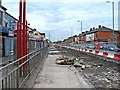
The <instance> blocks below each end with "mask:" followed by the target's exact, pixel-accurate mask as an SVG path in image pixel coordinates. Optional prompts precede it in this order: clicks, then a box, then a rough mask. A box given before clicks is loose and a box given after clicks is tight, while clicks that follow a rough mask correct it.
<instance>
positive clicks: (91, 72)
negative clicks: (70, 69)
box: [57, 47, 120, 89]
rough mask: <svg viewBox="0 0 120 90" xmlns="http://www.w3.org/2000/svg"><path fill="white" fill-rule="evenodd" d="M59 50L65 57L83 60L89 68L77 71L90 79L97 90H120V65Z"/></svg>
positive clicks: (79, 53)
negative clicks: (104, 89)
mask: <svg viewBox="0 0 120 90" xmlns="http://www.w3.org/2000/svg"><path fill="white" fill-rule="evenodd" d="M57 48H58V47H57ZM58 50H60V51H61V54H62V55H63V56H64V55H65V56H70V57H72V56H75V57H76V58H79V59H82V61H83V62H84V65H86V66H87V67H86V68H85V69H81V67H76V69H77V70H78V71H79V73H80V74H82V75H83V76H84V77H85V78H86V79H88V80H89V81H90V82H91V83H92V84H93V85H94V87H95V88H112V89H113V88H115V89H118V88H119V89H120V72H119V67H120V64H116V63H113V62H108V61H106V60H102V59H99V58H97V57H95V56H92V55H86V54H84V53H81V52H79V51H75V50H70V49H65V48H58Z"/></svg>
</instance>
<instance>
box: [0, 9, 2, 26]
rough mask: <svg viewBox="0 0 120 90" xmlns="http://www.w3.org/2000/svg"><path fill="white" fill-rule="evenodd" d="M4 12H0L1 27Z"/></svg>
mask: <svg viewBox="0 0 120 90" xmlns="http://www.w3.org/2000/svg"><path fill="white" fill-rule="evenodd" d="M2 18H3V12H2V11H0V25H2V21H3V19H2Z"/></svg>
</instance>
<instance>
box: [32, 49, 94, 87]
mask: <svg viewBox="0 0 120 90" xmlns="http://www.w3.org/2000/svg"><path fill="white" fill-rule="evenodd" d="M60 56H61V54H60V52H59V51H57V50H55V48H54V47H52V48H51V49H50V52H49V55H48V57H47V58H46V61H45V62H44V65H43V68H42V70H41V71H40V72H39V73H38V76H37V78H36V80H35V83H34V85H33V88H93V86H92V84H91V83H89V82H88V81H87V80H86V79H85V78H84V77H83V76H81V75H80V74H79V73H78V71H77V70H76V69H75V68H74V67H73V66H70V65H58V64H56V63H55V59H56V58H58V57H60Z"/></svg>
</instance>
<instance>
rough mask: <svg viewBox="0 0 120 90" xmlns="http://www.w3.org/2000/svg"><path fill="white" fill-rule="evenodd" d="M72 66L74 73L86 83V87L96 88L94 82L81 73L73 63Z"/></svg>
mask: <svg viewBox="0 0 120 90" xmlns="http://www.w3.org/2000/svg"><path fill="white" fill-rule="evenodd" d="M71 66H72V69H73V71H74V73H75V74H76V76H77V78H78V80H79V82H80V84H83V85H86V87H85V88H94V86H93V84H92V83H90V82H89V81H88V80H87V79H86V78H85V77H84V76H83V75H81V74H80V73H79V71H78V70H76V68H75V67H74V66H73V65H71ZM81 81H83V82H82V83H81Z"/></svg>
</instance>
